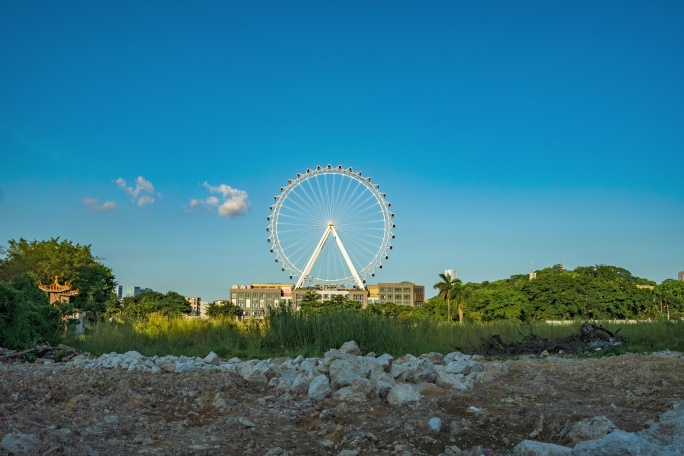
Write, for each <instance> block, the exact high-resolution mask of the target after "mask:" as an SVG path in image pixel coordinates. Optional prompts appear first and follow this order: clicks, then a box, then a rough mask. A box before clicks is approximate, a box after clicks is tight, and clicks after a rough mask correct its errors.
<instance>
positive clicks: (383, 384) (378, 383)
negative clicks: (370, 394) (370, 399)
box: [372, 373, 397, 398]
mask: <svg viewBox="0 0 684 456" xmlns="http://www.w3.org/2000/svg"><path fill="white" fill-rule="evenodd" d="M372 379H373V381H375V388H376V389H377V391H378V395H379V396H380V397H381V398H385V397H387V393H389V391H390V390H391V389H392V388H394V387H395V386H396V385H397V382H395V381H394V377H392V376H391V375H390V374H387V373H385V374H382V375H379V376H377V377H373V378H372Z"/></svg>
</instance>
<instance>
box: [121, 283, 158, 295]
mask: <svg viewBox="0 0 684 456" xmlns="http://www.w3.org/2000/svg"><path fill="white" fill-rule="evenodd" d="M148 291H154V290H153V289H152V288H143V287H136V286H134V285H128V286H127V287H126V293H124V298H130V297H131V296H138V295H139V294H140V293H147V292H148Z"/></svg>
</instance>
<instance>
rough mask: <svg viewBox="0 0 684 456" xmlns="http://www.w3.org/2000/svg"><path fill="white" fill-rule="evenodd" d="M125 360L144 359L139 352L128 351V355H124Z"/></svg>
mask: <svg viewBox="0 0 684 456" xmlns="http://www.w3.org/2000/svg"><path fill="white" fill-rule="evenodd" d="M123 357H124V358H133V359H140V358H143V355H141V354H140V352H137V351H135V350H131V351H127V352H126V353H124V354H123Z"/></svg>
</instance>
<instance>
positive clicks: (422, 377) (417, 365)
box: [406, 358, 437, 383]
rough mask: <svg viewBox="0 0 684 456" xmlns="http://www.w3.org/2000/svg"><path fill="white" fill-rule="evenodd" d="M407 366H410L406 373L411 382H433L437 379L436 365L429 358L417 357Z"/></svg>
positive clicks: (408, 380)
mask: <svg viewBox="0 0 684 456" xmlns="http://www.w3.org/2000/svg"><path fill="white" fill-rule="evenodd" d="M406 366H407V367H408V368H409V370H408V372H407V373H406V381H407V382H410V383H420V382H428V383H432V382H434V381H435V378H436V376H437V375H436V373H435V366H434V364H432V361H430V360H429V359H427V358H422V359H417V360H415V361H412V362H410V363H408V364H406Z"/></svg>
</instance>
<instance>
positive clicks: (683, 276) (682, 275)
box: [677, 271, 684, 282]
mask: <svg viewBox="0 0 684 456" xmlns="http://www.w3.org/2000/svg"><path fill="white" fill-rule="evenodd" d="M677 278H678V279H679V280H681V281H682V282H684V271H679V274H677Z"/></svg>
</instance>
